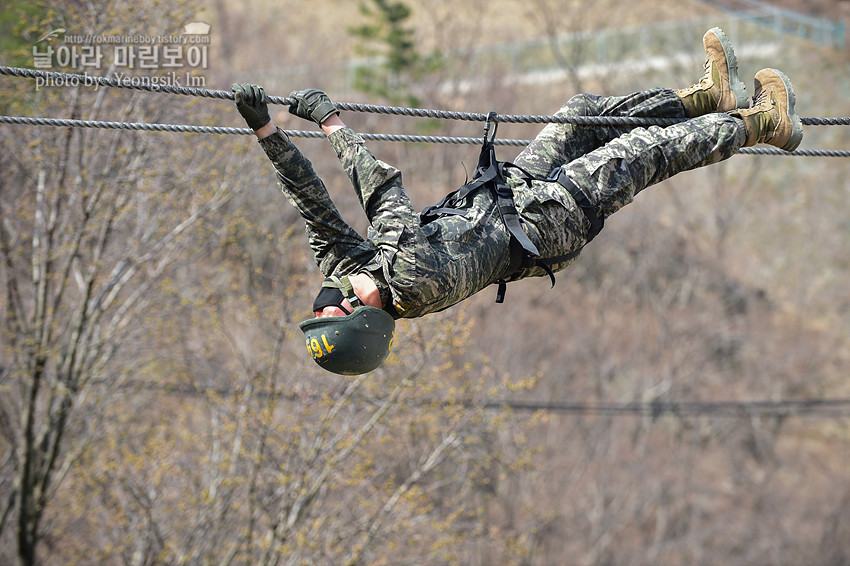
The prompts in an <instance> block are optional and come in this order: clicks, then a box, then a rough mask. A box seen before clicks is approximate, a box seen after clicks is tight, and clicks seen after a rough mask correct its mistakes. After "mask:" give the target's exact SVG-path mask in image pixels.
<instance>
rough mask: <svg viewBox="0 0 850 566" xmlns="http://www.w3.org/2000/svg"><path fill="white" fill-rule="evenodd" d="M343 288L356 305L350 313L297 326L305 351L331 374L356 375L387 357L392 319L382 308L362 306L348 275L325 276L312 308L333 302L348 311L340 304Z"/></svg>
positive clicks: (391, 338)
mask: <svg viewBox="0 0 850 566" xmlns="http://www.w3.org/2000/svg"><path fill="white" fill-rule="evenodd" d="M343 290H344V291H346V295H347V297H346V298H348V300H349V301H350V302H351V304H352V306H354V307H355V309H354V311H353V312H351V313H349V314H347V315H345V316H330V317H317V318H311V319H309V320H305V321H304V322H302V323H301V324H299V325H298V326H299V327H300V328H301V331H302V332H304V336H305V337H306V339H307V351H309V352H310V355H311V356H313V360H315V361H316V363H317V364H319V365H320V366H321V367H323V368H324V369H326V370H328V371H332V372H333V373H338V374H342V375H359V374H361V373H367V372H370V371H372V370H373V369H375V368H377V367H378V366H380V365H381V364H382V363H384V360H386V359H387V356H388V355H389V353H390V349H391V348H392V344H393V332H394V331H395V320H393V317H392V316H390V315H389V313H387V312H386V311H384V310H382V309H379V308H376V307H369V306H363V305H362V304H361V302H360V299H358V298H357V296H356V295H355V294H354V291H353V289H352V288H351V283H350V282H349V281H348V278H347V277H342V278H339V277H330V278H328V279H326V280H325V282H324V283H322V291H320V293H319V296H318V297H316V301H315V302H314V303H313V309H314V310H321V309H322V308H324V307H325V306H329V305H334V306H338V307H340V308H342V310H343V311H345V312H348V311H347V310H345V308H344V307H342V291H343ZM328 297H330V299H329V298H328ZM333 301H336V302H333Z"/></svg>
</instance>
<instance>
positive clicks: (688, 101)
mask: <svg viewBox="0 0 850 566" xmlns="http://www.w3.org/2000/svg"><path fill="white" fill-rule="evenodd" d="M702 43H703V45H704V46H705V74H704V75H703V77H702V78H701V79H700V81H699V82H698V83H697V84H695V85H693V86H691V87H688V88H685V89H680V90H677V91H675V92H676V95H677V96H678V97H679V98H681V99H682V104H684V106H685V113H686V114H687V116H688V117H689V118H693V117H696V116H702V115H703V114H710V113H712V112H729V111H731V110H735V109H736V108H747V107H749V105H750V101H749V98H748V97H747V87H746V86H745V85H744V83H743V82H742V81H741V79H739V78H738V58H737V57H736V56H735V51H734V50H733V49H732V42H730V41H729V38H728V37H726V34H725V33H723V30H722V29H720V28H712V29H710V30H708V31H707V32H705V35H704V36H703V38H702Z"/></svg>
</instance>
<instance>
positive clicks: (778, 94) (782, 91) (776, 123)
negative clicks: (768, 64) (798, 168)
mask: <svg viewBox="0 0 850 566" xmlns="http://www.w3.org/2000/svg"><path fill="white" fill-rule="evenodd" d="M754 86H755V93H754V94H753V106H752V107H751V108H746V109H743V110H736V111H733V112H730V114H731V115H732V116H737V117H739V118H741V119H742V120H744V124H745V125H746V126H747V141H746V143H744V147H750V146H753V145H755V144H757V143H766V144H769V145H772V146H775V147H778V148H780V149H784V150H785V151H794V150H795V149H797V147H798V146H799V145H800V142H801V141H803V123H802V121H801V120H800V117H799V116H798V115H797V114H795V113H794V102H795V99H796V97H795V95H794V87H793V86H792V85H791V81H790V80H789V79H788V77H787V76H785V73H783V72H782V71H778V70H776V69H762V70H761V71H759V72H758V73H756V77H755V81H754Z"/></svg>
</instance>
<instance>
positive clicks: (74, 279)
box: [0, 0, 850, 566]
mask: <svg viewBox="0 0 850 566" xmlns="http://www.w3.org/2000/svg"><path fill="white" fill-rule="evenodd" d="M362 4H363V5H364V6H366V7H368V8H370V10H372V14H373V15H372V16H370V15H369V14H368V13H364V12H363V11H361V10H360V3H359V2H335V1H331V0H316V1H313V2H309V3H304V2H295V1H293V0H283V1H272V0H249V1H246V2H226V1H225V0H206V1H205V2H200V3H196V4H192V5H190V4H183V3H179V4H171V3H169V5H168V6H165V5H163V4H162V3H160V2H157V1H154V0H142V1H140V2H133V3H130V2H123V1H118V0H116V1H113V2H108V3H104V6H100V7H98V6H94V5H93V4H84V3H80V2H77V1H76V0H59V1H57V2H51V3H50V6H49V7H48V6H47V5H42V4H39V3H29V2H27V3H23V2H12V3H11V5H10V7H9V9H8V10H7V11H6V12H5V14H4V16H5V17H4V18H3V19H2V20H0V22H2V26H3V28H2V29H3V31H4V33H9V34H11V35H10V36H9V37H14V38H20V40H19V41H17V42H10V43H9V45H8V46H7V44H6V43H3V44H2V45H3V47H2V49H4V50H5V51H6V52H5V53H2V52H0V64H4V60H7V57H8V60H14V61H21V60H28V58H30V59H31V55H30V50H31V48H32V44H33V43H34V42H35V41H36V40H38V38H39V37H41V35H43V33H44V30H47V29H55V28H57V27H64V28H66V29H67V30H73V32H74V33H93V34H105V33H117V32H119V31H120V32H122V33H163V32H169V33H172V32H173V33H179V31H180V29H181V28H182V26H183V25H184V24H185V23H187V22H189V21H205V22H209V23H211V24H212V28H211V32H210V35H211V43H210V51H209V64H208V66H207V67H206V68H204V69H199V70H198V72H199V73H200V74H201V75H202V76H203V77H204V79H205V82H206V86H207V87H208V88H214V89H227V88H229V85H230V83H232V82H234V81H240V82H242V81H251V82H257V83H261V84H263V85H264V86H265V87H266V88H267V90H268V92H269V93H271V94H276V95H280V96H285V95H287V94H288V93H289V92H290V91H292V90H295V89H301V88H307V87H317V88H323V89H326V90H328V92H329V94H330V95H331V97H332V98H336V99H338V100H343V99H344V100H346V101H367V102H374V103H390V104H397V103H399V101H402V102H403V103H407V102H410V103H416V104H417V105H421V106H423V107H428V108H441V109H452V110H468V111H474V112H486V111H488V110H495V111H497V112H500V113H512V114H550V113H552V112H554V111H555V110H556V109H557V108H558V107H559V106H560V105H561V104H563V102H564V101H566V100H567V99H568V98H569V97H570V96H572V95H573V94H576V93H579V92H596V93H599V94H611V95H613V94H621V93H625V92H629V91H632V90H635V89H640V88H646V87H653V86H659V85H664V86H673V87H679V86H687V85H689V84H691V83H692V82H694V81H695V80H697V79H698V77H699V76H700V75H701V73H702V65H703V54H702V45H701V33H698V32H695V31H694V29H699V27H698V26H703V27H706V28H707V27H711V26H712V25H716V24H722V25H726V22H729V21H730V20H729V19H728V18H729V15H728V14H725V13H724V12H722V11H721V10H719V9H715V8H711V7H710V6H708V5H707V4H706V3H703V2H691V1H690V0H687V1H678V0H670V1H666V0H665V1H648V0H647V1H644V0H636V1H635V2H621V1H614V0H599V1H594V2H590V1H577V0H576V1H568V2H565V1H560V0H559V1H555V0H491V1H485V0H462V1H458V0H435V1H426V0H408V1H404V2H403V4H404V5H406V6H408V7H409V8H410V9H411V15H410V17H409V18H408V19H406V20H403V23H402V26H403V27H404V29H407V30H409V32H410V37H411V38H412V40H413V50H412V51H413V52H414V53H415V54H416V57H415V58H414V59H413V62H412V63H410V64H409V65H407V66H402V67H401V68H398V69H389V70H388V69H386V68H385V67H384V66H382V64H381V59H379V58H376V57H379V56H380V55H382V54H386V51H387V48H388V47H387V46H388V44H387V42H385V41H379V40H378V41H371V42H370V41H367V40H365V39H364V38H363V37H357V36H356V35H355V34H353V33H352V32H351V28H353V27H355V26H357V25H362V24H374V23H375V22H376V19H375V16H374V14H375V13H376V10H377V9H378V7H379V5H380V3H379V2H376V1H372V0H366V1H364V2H363V3H362ZM39 10H40V11H39ZM34 11H35V12H37V13H34ZM688 22H697V23H696V24H694V25H686V24H687V23H688ZM661 24H666V25H661ZM680 24H681V25H680ZM611 28H617V29H631V30H638V31H645V32H646V33H647V36H646V37H648V38H649V39H651V40H652V41H653V42H654V43H653V45H655V46H658V45H660V47H661V48H662V49H661V51H669V53H670V57H669V59H666V58H662V59H659V61H662V63H663V64H658V65H649V66H645V65H642V64H641V62H642V58H643V57H645V53H646V51H645V50H646V49H648V47H647V44H641V43H629V44H627V45H625V46H622V50H623V51H622V53H621V55H622V62H621V63H618V64H612V65H597V64H595V62H594V64H592V65H591V64H590V63H591V56H592V54H591V53H589V52H588V51H586V50H585V51H583V50H582V49H581V48H579V47H580V46H582V45H583V46H586V45H589V43H574V44H562V43H558V42H555V41H554V38H555V37H556V36H559V35H561V34H567V33H575V34H578V33H579V32H592V33H590V35H591V36H593V35H594V33H595V34H598V33H600V32H601V31H602V30H609V29H611ZM69 33H70V31H69ZM739 33H740V37H739V36H733V37H732V39H733V40H738V39H740V40H741V43H740V45H739V47H740V49H739V60H740V68H741V72H742V74H744V75H745V76H747V77H751V76H752V75H753V74H754V73H755V72H756V71H757V70H758V69H760V68H762V67H765V66H772V67H778V68H781V69H783V70H784V71H785V72H786V73H787V74H788V75H789V76H790V77H791V79H792V80H793V81H794V84H795V86H796V88H797V91H798V112H799V113H800V114H801V115H803V116H806V117H816V116H846V115H847V114H848V99H847V96H846V92H848V90H847V87H848V86H850V84H848V81H850V78H848V77H850V72H848V71H850V69H848V58H847V53H846V52H838V51H835V50H830V49H827V48H822V47H818V46H816V45H814V44H812V43H810V42H807V41H804V40H800V39H796V38H794V37H792V36H790V35H789V36H782V37H781V38H780V40H779V41H777V38H776V36H775V35H773V33H772V32H770V31H768V30H761V31H760V30H758V29H755V30H751V29H749V28H747V29H743V28H741V31H740V32H739ZM532 39H537V40H540V41H539V45H540V47H539V49H540V51H539V53H540V57H541V59H542V58H543V57H545V58H546V59H547V60H549V61H551V64H547V66H546V68H545V69H541V68H532V67H534V65H527V64H524V63H522V61H519V60H517V59H511V57H509V56H507V55H504V56H503V55H502V53H509V51H503V49H504V46H503V45H502V44H504V43H508V42H515V43H514V45H516V44H517V43H516V42H521V41H526V40H532ZM550 40H552V41H550ZM570 45H572V47H569V46H570ZM613 45H614V42H613V41H612V42H611V48H612V49H613ZM565 46H566V47H565ZM659 53H660V52H659ZM408 54H409V53H408ZM653 57H655V55H653ZM364 58H366V60H367V61H368V62H367V67H369V70H371V71H372V72H371V73H368V72H364V71H363V70H362V69H361V71H357V70H356V66H352V65H349V63H350V62H351V61H353V60H361V61H363V60H364ZM485 63H486V64H485ZM57 70H59V69H57ZM531 71H535V73H534V74H531ZM103 72H106V71H105V70H104V71H103ZM154 72H155V71H154ZM348 73H351V74H348ZM363 77H368V78H369V79H370V80H371V81H372V82H367V83H365V84H364V83H363V81H362V80H359V81H358V78H359V79H362V78H363ZM532 79H533V80H532ZM747 82H748V83H749V84H748V87H749V88H750V89H752V86H751V80H748V81H747ZM272 111H273V116H274V117H275V119H276V121H278V122H279V124H280V125H281V126H282V127H284V128H289V129H304V130H310V129H314V128H315V127H314V126H313V125H311V124H306V123H304V122H301V121H298V119H297V118H295V117H293V116H290V115H289V114H288V112H287V111H286V109H285V108H281V107H273V108H272ZM0 113H2V114H7V115H30V116H55V117H76V118H83V119H102V120H127V121H146V122H172V123H192V124H216V125H227V126H242V125H243V124H242V123H241V120H240V118H239V115H238V113H237V112H236V111H235V109H234V108H233V106H232V103H230V102H229V101H221V100H210V99H194V98H189V97H179V96H169V95H164V94H153V93H144V92H135V91H120V90H118V89H105V90H104V89H99V90H97V91H95V90H94V89H91V88H86V87H83V86H81V87H79V88H70V87H62V88H58V87H57V88H43V89H39V90H38V91H36V90H35V88H34V85H33V83H32V82H31V81H27V80H23V79H13V78H9V77H2V78H0ZM345 119H346V121H347V122H348V123H349V124H350V125H352V126H353V127H354V128H355V129H357V130H359V131H363V132H380V133H428V134H434V135H447V136H479V135H481V124H477V123H470V122H459V121H458V122H452V121H435V120H425V119H419V118H404V117H395V116H383V115H372V114H358V113H347V114H346V115H345ZM538 130H539V126H534V125H510V124H502V125H501V126H500V128H499V135H500V136H501V137H504V138H508V137H510V138H529V137H532V136H533V135H534V134H535V132H536V131H538ZM296 141H297V144H298V145H299V147H300V148H302V150H303V151H304V153H305V154H306V155H307V156H308V157H309V158H310V159H311V161H312V162H313V164H314V166H315V168H316V170H317V172H318V173H319V174H320V176H321V177H322V178H323V179H324V180H325V182H326V184H327V185H328V188H329V190H330V192H331V194H332V196H333V198H334V200H335V202H336V203H337V205H338V207H339V208H340V209H341V211H342V212H343V215H344V216H345V217H346V219H347V220H349V221H350V222H351V224H352V225H353V226H355V227H356V228H357V229H358V230H360V231H361V233H363V234H365V232H366V227H367V225H366V219H365V215H364V214H363V212H362V210H358V206H357V201H356V198H355V196H354V194H353V191H352V190H351V186H350V183H349V182H348V180H347V178H346V177H345V175H344V173H343V171H342V169H341V167H340V166H339V163H338V161H337V159H336V156H335V155H334V153H333V151H332V150H331V149H330V147H329V146H328V144H327V142H326V141H324V140H314V139H301V140H296ZM0 147H2V149H0V171H2V173H3V174H2V175H0V259H1V260H2V261H0V281H2V298H0V320H2V321H3V325H2V327H0V431H2V435H0V494H2V496H0V563H3V564H6V563H9V564H15V563H17V564H27V565H29V564H45V565H52V564H70V563H73V564H116V565H117V564H140V565H141V564H210V563H216V564H234V565H235V564H417V565H418V564H463V565H476V564H479V565H491V564H505V565H507V564H516V565H520V564H522V565H549V564H584V565H598V566H603V565H608V564H659V565H665V564H669V565H680V564H705V565H716V564H728V565H736V564H772V565H786V564H787V565H791V564H802V563H806V564H824V565H833V564H834V565H838V564H845V563H847V562H850V546H848V541H849V540H850V511H848V510H849V509H850V476H848V474H847V471H848V470H850V449H848V447H850V427H849V426H848V425H850V412H848V409H847V407H846V406H841V407H839V408H838V409H837V410H835V411H832V412H829V411H824V410H820V409H817V408H815V409H812V407H806V406H805V402H806V401H811V402H813V403H816V402H819V401H823V400H846V399H848V398H850V286H848V284H847V282H848V281H850V255H848V252H847V249H848V243H849V242H850V220H848V218H850V206H848V200H850V181H848V179H850V161H848V160H846V159H841V158H803V157H787V156H752V155H738V156H735V157H733V158H732V159H730V160H728V161H726V162H724V163H721V164H718V165H716V166H712V167H710V168H706V169H704V170H700V171H693V172H689V173H686V174H683V175H680V176H677V177H675V178H673V179H670V180H668V181H665V182H663V183H661V184H659V185H657V186H655V187H652V188H650V189H649V190H647V191H645V192H644V193H642V194H640V195H639V196H638V198H637V199H636V200H635V202H634V203H632V204H630V205H629V206H628V207H626V208H625V209H624V210H623V211H621V212H618V213H617V214H616V215H614V216H612V217H611V218H610V219H608V221H607V222H606V227H605V229H604V230H603V232H602V233H601V234H600V235H599V236H598V237H597V239H596V240H594V241H593V242H592V243H591V244H590V245H589V246H588V247H587V249H586V250H585V251H584V252H583V253H582V255H581V257H580V258H579V260H578V261H577V262H576V263H575V264H574V265H573V266H572V267H571V268H570V269H569V270H566V271H564V272H561V273H559V274H558V277H557V284H556V285H555V287H554V289H549V284H548V280H547V279H545V278H544V279H539V280H525V281H522V282H516V283H512V284H510V285H509V288H508V293H507V299H506V302H505V303H504V304H495V303H494V302H493V300H494V297H495V289H486V290H484V291H483V292H481V293H480V294H479V295H477V296H475V297H473V298H472V299H470V300H469V301H467V302H465V303H464V304H463V305H460V306H458V307H455V308H453V309H450V310H448V311H445V312H442V313H439V314H435V315H431V316H428V317H425V318H423V319H419V320H411V321H399V324H398V327H397V330H396V338H395V344H394V347H393V353H392V354H391V357H390V358H389V360H388V362H387V364H385V366H384V367H382V368H381V369H379V370H378V371H376V372H374V373H372V374H369V375H366V376H362V377H360V378H341V377H339V376H336V375H331V374H328V373H326V372H323V371H322V370H320V369H319V368H317V367H315V364H313V362H312V360H311V359H310V358H309V356H307V355H306V353H305V352H304V351H303V350H304V344H303V341H302V337H301V333H300V332H299V330H298V328H297V323H298V321H300V320H302V319H304V318H307V317H308V316H310V312H309V311H310V304H311V302H312V298H313V296H314V294H315V292H316V290H317V285H318V283H319V281H320V275H319V272H318V270H317V269H316V267H315V265H314V263H313V259H312V257H311V255H310V253H309V250H308V248H307V245H306V242H305V238H304V231H303V230H304V229H303V224H302V223H301V221H300V218H299V216H298V214H297V213H296V212H295V211H294V210H292V209H291V207H290V206H289V205H288V203H287V202H286V200H285V199H284V197H283V196H282V195H281V194H280V193H279V191H278V189H277V187H276V186H275V179H274V175H273V169H272V167H271V165H270V164H269V163H268V160H267V159H266V157H265V156H264V154H263V152H262V151H261V150H260V148H259V147H258V146H257V144H256V142H255V141H254V140H253V139H252V138H250V137H249V136H213V135H189V134H170V133H168V134H165V133H146V132H128V131H109V130H83V129H62V128H35V127H23V126H5V125H4V126H2V127H0ZM369 147H370V149H371V150H372V151H373V153H374V154H375V155H376V156H377V157H378V158H380V159H382V160H384V161H386V162H388V163H391V164H393V165H395V166H397V167H399V168H400V169H401V170H402V171H403V172H404V182H405V186H406V187H407V189H408V191H409V192H410V196H411V198H412V200H413V201H414V204H415V205H416V206H418V207H424V206H426V205H429V204H432V203H434V202H436V201H437V200H438V199H439V198H440V197H442V196H443V195H444V194H445V193H446V192H447V191H449V190H451V189H454V188H456V187H457V186H459V185H460V184H462V183H463V182H464V180H465V178H466V175H467V171H468V170H471V169H472V167H473V166H474V163H475V160H476V159H477V152H478V147H476V146H472V145H469V146H461V145H447V144H446V145H440V144H407V143H393V142H380V143H379V142H375V143H370V144H369ZM801 149H845V150H847V149H850V130H848V129H847V128H846V127H807V128H806V130H805V138H804V141H803V145H802V147H801ZM516 152H517V149H515V148H509V147H505V148H500V149H499V156H500V157H501V158H502V159H506V160H509V159H510V158H511V157H513V156H514V155H515V154H516ZM783 401H795V402H800V403H798V404H796V405H793V406H792V407H790V408H786V409H783V408H782V405H780V404H779V403H781V402H783ZM727 402H731V403H732V404H731V405H725V404H724V403H727ZM761 402H766V403H768V406H767V408H765V406H764V405H761V404H760V403H761ZM770 403H773V404H772V405H771V404H770ZM801 407H802V409H801ZM606 409H607V410H606Z"/></svg>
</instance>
